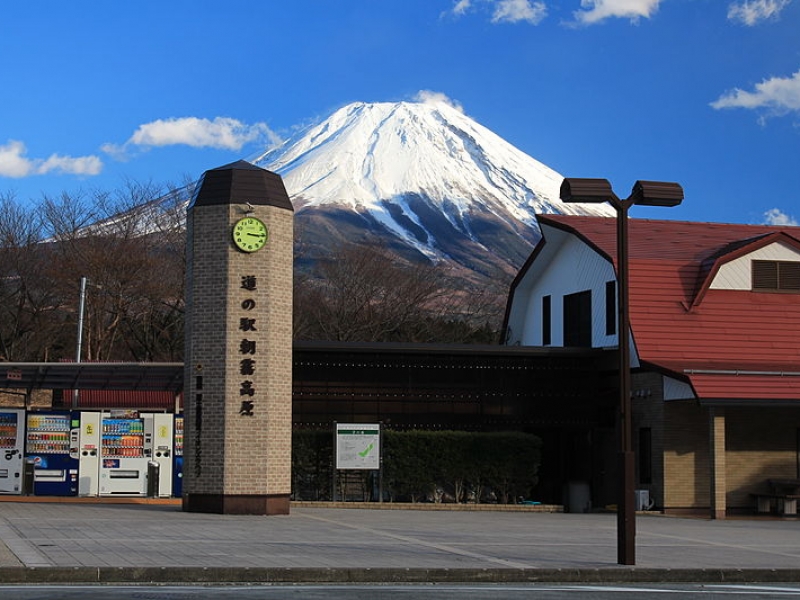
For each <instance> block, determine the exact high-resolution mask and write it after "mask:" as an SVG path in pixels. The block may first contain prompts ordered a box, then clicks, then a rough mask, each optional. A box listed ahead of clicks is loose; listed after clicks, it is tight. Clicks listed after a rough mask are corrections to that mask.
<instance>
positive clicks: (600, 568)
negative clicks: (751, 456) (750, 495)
mask: <svg viewBox="0 0 800 600" xmlns="http://www.w3.org/2000/svg"><path fill="white" fill-rule="evenodd" d="M3 500H6V501H3V502H0V584H5V583H59V582H70V583H78V582H82V583H112V582H116V583H127V582H137V583H144V582H153V583H167V582H170V583H195V584H198V583H221V582H251V583H265V582H266V583H354V582H356V583H366V582H379V583H434V582H439V583H452V582H473V583H475V582H481V583H490V582H496V583H508V582H537V581H544V582H562V583H572V582H582V583H586V582H598V583H600V582H602V583H607V582H680V581H691V582H727V583H731V582H776V581H780V582H800V521H798V520H797V519H796V518H784V519H777V518H756V517H753V518H746V519H727V520H708V519H699V518H677V517H668V516H664V515H659V514H649V513H645V514H639V515H638V516H637V522H636V529H637V534H636V565H635V566H620V565H618V564H617V525H616V516H615V515H614V514H613V513H599V514H595V513H592V514H565V513H553V512H534V511H513V512H508V511H499V510H498V511H493V510H475V511H470V510H457V511H443V510H406V509H398V508H397V507H393V508H394V509H392V510H388V509H387V510H375V509H374V508H369V509H368V508H331V507H325V506H309V505H302V506H292V509H291V513H290V514H289V515H285V516H269V517H265V516H239V515H219V514H204V513H187V512H183V511H182V510H181V507H180V504H179V503H177V502H175V501H172V502H153V503H138V504H126V503H104V502H72V503H71V502H44V501H36V500H35V499H27V500H26V501H22V499H20V501H8V500H9V499H8V498H3ZM387 508H388V507H387ZM415 508H419V507H415Z"/></svg>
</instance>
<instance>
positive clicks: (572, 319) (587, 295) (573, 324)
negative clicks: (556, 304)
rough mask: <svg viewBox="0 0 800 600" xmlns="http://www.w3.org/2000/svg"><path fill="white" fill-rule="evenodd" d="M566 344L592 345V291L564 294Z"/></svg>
mask: <svg viewBox="0 0 800 600" xmlns="http://www.w3.org/2000/svg"><path fill="white" fill-rule="evenodd" d="M564 346H577V347H582V348H591V347H592V292H591V290H587V291H585V292H578V293H577V294H569V295H567V296H564Z"/></svg>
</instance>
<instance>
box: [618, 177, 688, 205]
mask: <svg viewBox="0 0 800 600" xmlns="http://www.w3.org/2000/svg"><path fill="white" fill-rule="evenodd" d="M629 200H632V201H633V204H638V205H640V206H678V204H680V203H681V201H683V188H682V187H681V186H680V184H678V183H669V182H666V181H637V182H636V183H634V184H633V190H631V195H630V198H629Z"/></svg>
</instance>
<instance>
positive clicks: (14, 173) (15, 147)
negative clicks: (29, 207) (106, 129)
mask: <svg viewBox="0 0 800 600" xmlns="http://www.w3.org/2000/svg"><path fill="white" fill-rule="evenodd" d="M26 154H27V148H26V146H25V144H24V143H23V142H21V141H18V140H9V141H8V142H7V143H6V144H5V145H0V177H11V178H22V177H30V176H33V175H46V174H53V173H55V174H59V173H63V174H71V175H98V174H99V173H100V172H101V171H102V170H103V161H102V160H100V158H99V157H97V156H93V155H89V156H62V155H60V154H51V155H50V156H49V157H48V158H29V157H28V156H26Z"/></svg>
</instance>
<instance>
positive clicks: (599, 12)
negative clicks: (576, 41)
mask: <svg viewBox="0 0 800 600" xmlns="http://www.w3.org/2000/svg"><path fill="white" fill-rule="evenodd" d="M660 3H661V0H581V8H584V9H586V10H578V11H575V12H574V13H573V15H574V16H575V19H576V20H577V22H578V23H580V24H582V25H594V24H595V23H599V22H600V21H603V20H604V19H610V18H612V17H617V18H621V19H630V20H631V22H633V23H636V22H638V20H639V19H640V18H641V17H644V18H646V19H649V18H650V17H651V16H652V15H653V14H655V12H656V11H657V10H658V5H659V4H660Z"/></svg>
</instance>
